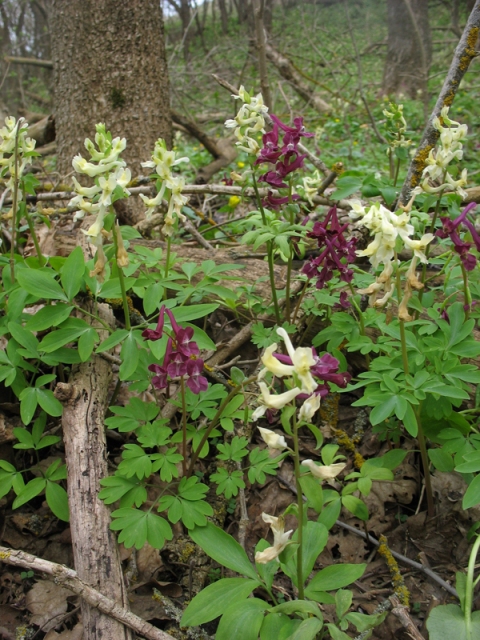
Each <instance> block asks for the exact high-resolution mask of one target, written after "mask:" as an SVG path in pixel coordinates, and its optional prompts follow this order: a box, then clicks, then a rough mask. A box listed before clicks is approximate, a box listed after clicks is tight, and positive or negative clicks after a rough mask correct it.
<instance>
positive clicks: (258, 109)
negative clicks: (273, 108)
mask: <svg viewBox="0 0 480 640" xmlns="http://www.w3.org/2000/svg"><path fill="white" fill-rule="evenodd" d="M233 97H234V98H235V99H240V100H242V102H243V104H242V106H241V107H240V110H239V112H238V113H237V115H236V116H235V119H234V120H227V121H226V122H225V127H226V128H227V129H235V131H234V135H235V137H236V138H237V142H236V143H235V144H236V146H237V147H238V148H239V149H241V150H242V151H245V153H248V154H250V155H254V156H257V155H258V152H259V151H260V146H259V144H258V142H257V141H256V140H255V138H252V137H251V134H258V133H265V115H266V114H267V113H268V107H267V106H266V105H265V104H264V103H263V97H262V94H261V93H259V94H258V95H256V96H253V97H251V96H250V95H249V94H248V93H247V92H246V91H245V88H244V87H243V85H242V86H241V87H240V89H239V90H238V96H236V95H233Z"/></svg>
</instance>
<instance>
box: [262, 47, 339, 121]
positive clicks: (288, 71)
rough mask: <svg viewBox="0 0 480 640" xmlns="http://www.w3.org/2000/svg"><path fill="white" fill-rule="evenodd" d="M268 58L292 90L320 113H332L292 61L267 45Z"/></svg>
mask: <svg viewBox="0 0 480 640" xmlns="http://www.w3.org/2000/svg"><path fill="white" fill-rule="evenodd" d="M265 51H266V54H267V58H268V59H269V60H270V62H271V63H272V64H273V65H274V66H275V67H276V68H277V69H278V71H279V73H280V75H281V76H282V77H283V78H285V80H286V81H287V82H288V83H289V84H290V86H291V87H292V89H293V90H294V91H295V92H296V93H297V94H298V95H299V96H300V97H301V98H303V100H305V101H306V102H307V104H309V105H311V106H312V107H313V108H314V109H315V110H316V111H318V112H319V113H327V112H331V110H332V107H331V105H329V104H328V102H325V100H323V99H322V98H320V97H319V96H317V95H315V93H314V92H313V91H312V89H311V87H309V86H308V85H307V84H306V83H305V82H304V81H303V78H302V76H301V75H300V74H299V73H298V71H297V70H296V69H295V67H294V65H293V64H292V63H291V62H290V60H289V59H288V58H287V57H286V56H284V55H283V54H281V53H280V52H279V51H277V50H276V49H275V48H274V47H272V45H271V44H268V43H266V44H265Z"/></svg>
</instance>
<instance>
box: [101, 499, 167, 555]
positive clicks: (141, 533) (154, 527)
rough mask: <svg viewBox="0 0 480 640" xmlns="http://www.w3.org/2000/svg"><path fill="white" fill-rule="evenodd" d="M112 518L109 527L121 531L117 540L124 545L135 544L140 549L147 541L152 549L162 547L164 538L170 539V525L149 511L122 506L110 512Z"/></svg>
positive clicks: (128, 546) (130, 545)
mask: <svg viewBox="0 0 480 640" xmlns="http://www.w3.org/2000/svg"><path fill="white" fill-rule="evenodd" d="M112 518H114V520H113V522H112V524H111V525H110V529H112V530H113V531H121V533H120V535H119V536H118V541H119V542H123V544H124V545H125V547H127V549H128V548H130V547H133V546H135V548H136V549H141V548H142V547H143V545H144V544H145V542H148V543H149V544H150V545H151V546H152V547H153V548H154V549H162V548H163V545H164V544H165V540H171V539H172V538H173V533H172V529H171V527H170V525H169V524H168V522H167V521H166V520H165V518H161V517H160V516H157V515H155V514H154V513H151V512H150V511H147V512H145V511H140V510H138V509H129V508H122V509H117V510H116V511H114V512H113V513H112Z"/></svg>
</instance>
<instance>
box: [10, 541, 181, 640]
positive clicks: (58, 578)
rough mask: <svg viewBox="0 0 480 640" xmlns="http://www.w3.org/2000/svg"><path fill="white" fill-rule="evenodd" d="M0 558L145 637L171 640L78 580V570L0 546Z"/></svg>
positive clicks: (165, 634) (167, 635) (154, 639)
mask: <svg viewBox="0 0 480 640" xmlns="http://www.w3.org/2000/svg"><path fill="white" fill-rule="evenodd" d="M0 560H1V561H3V562H5V563H6V564H9V565H12V566H14V567H22V568H23V569H31V570H32V571H38V572H41V573H46V574H47V575H48V576H51V577H52V578H53V580H54V582H55V583H56V584H61V585H63V586H65V587H67V588H68V589H70V590H71V591H73V593H75V594H77V595H78V596H80V597H81V598H82V599H83V600H84V601H85V602H87V603H88V604H89V605H90V606H91V607H94V608H96V609H98V610H99V611H101V612H102V613H104V614H106V615H108V616H110V617H111V618H114V619H115V620H117V621H118V622H121V623H122V624H123V625H125V626H126V627H128V628H129V629H133V631H135V632H136V633H138V634H139V635H141V636H143V637H144V638H148V640H174V638H173V636H171V635H170V634H168V633H166V632H165V631H162V630H161V629H157V627H154V626H153V625H151V624H150V623H149V622H146V621H145V620H142V618H139V617H138V616H136V615H135V614H134V613H132V612H131V611H128V610H127V609H124V608H123V607H121V606H120V605H119V604H117V603H116V602H114V601H113V600H110V598H107V597H106V596H104V595H103V594H102V593H100V592H99V591H97V590H96V589H94V588H93V587H91V586H90V585H88V584H86V583H85V582H83V580H80V578H79V577H78V575H77V572H76V571H74V570H73V569H69V568H68V567H65V566H63V565H61V564H57V563H56V562H50V561H49V560H43V559H42V558H38V557H37V556H33V555H32V554H30V553H25V552H24V551H19V550H17V549H8V548H7V547H1V546H0Z"/></svg>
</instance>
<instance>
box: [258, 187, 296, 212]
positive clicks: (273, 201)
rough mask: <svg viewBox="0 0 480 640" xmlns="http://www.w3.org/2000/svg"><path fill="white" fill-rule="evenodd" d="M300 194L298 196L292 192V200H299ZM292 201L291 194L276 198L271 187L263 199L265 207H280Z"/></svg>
mask: <svg viewBox="0 0 480 640" xmlns="http://www.w3.org/2000/svg"><path fill="white" fill-rule="evenodd" d="M299 197H300V196H298V195H297V194H296V193H294V194H292V200H298V199H299ZM289 201H290V198H289V196H283V197H281V198H276V197H275V196H274V195H273V192H272V191H270V189H269V190H268V195H267V197H266V198H264V199H263V201H262V204H263V206H264V207H267V208H268V209H278V208H279V207H280V205H282V204H287V202H289Z"/></svg>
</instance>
